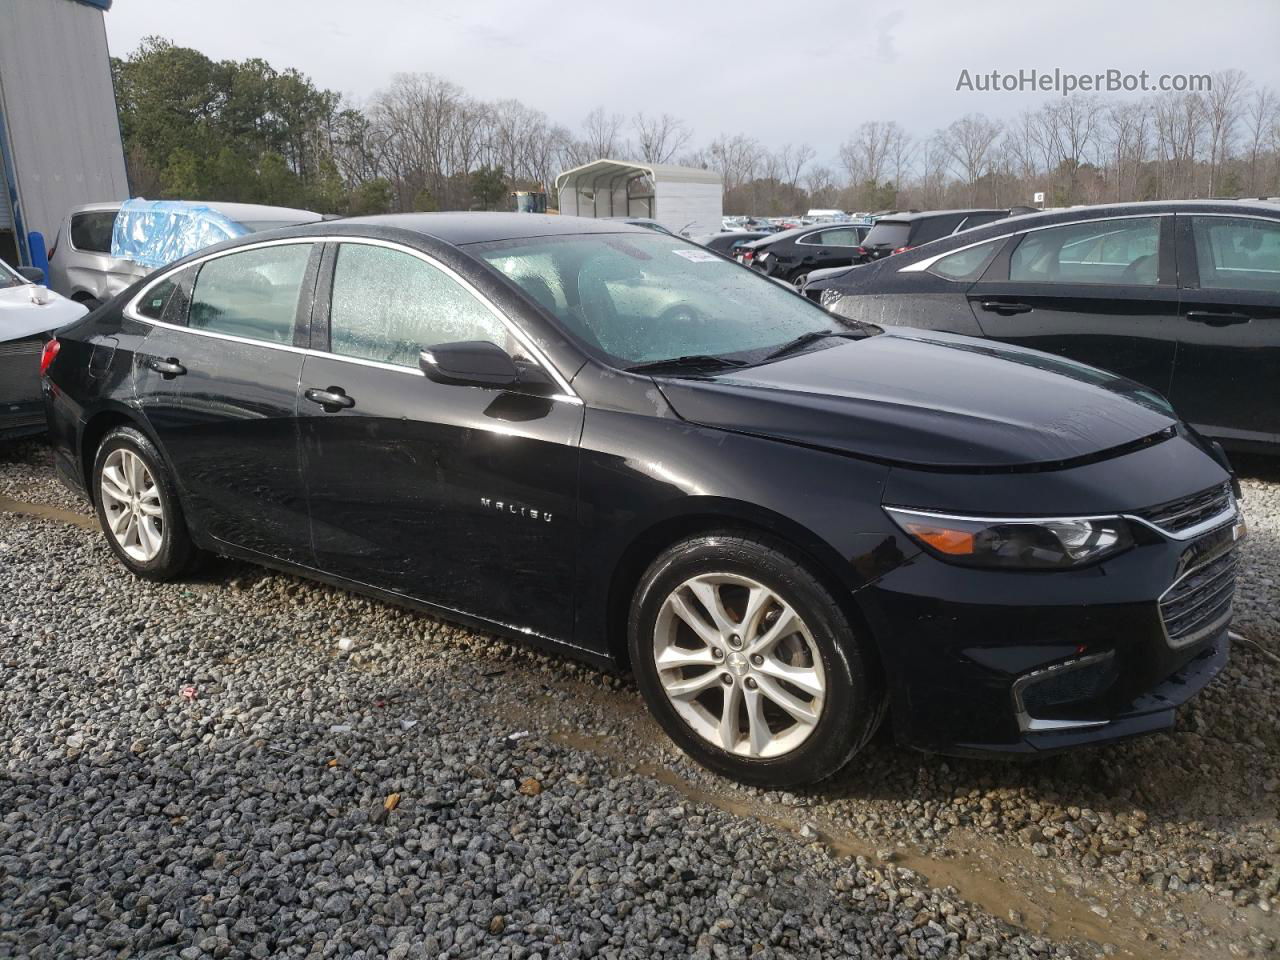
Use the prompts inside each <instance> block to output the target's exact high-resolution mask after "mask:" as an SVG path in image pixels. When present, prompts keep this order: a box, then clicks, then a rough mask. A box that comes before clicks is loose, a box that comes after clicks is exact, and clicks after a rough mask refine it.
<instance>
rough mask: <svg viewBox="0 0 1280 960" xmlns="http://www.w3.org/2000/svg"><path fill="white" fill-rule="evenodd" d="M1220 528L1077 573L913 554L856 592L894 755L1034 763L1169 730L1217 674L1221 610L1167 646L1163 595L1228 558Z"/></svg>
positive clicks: (1230, 530)
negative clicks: (910, 751) (1019, 758)
mask: <svg viewBox="0 0 1280 960" xmlns="http://www.w3.org/2000/svg"><path fill="white" fill-rule="evenodd" d="M1237 536H1238V532H1237V527H1236V525H1235V524H1234V523H1227V524H1224V525H1222V526H1220V527H1217V528H1216V529H1213V530H1211V531H1209V532H1208V533H1205V534H1204V535H1202V536H1199V537H1197V538H1196V539H1194V540H1189V541H1187V540H1183V541H1160V542H1156V541H1148V542H1146V543H1144V544H1142V545H1140V546H1138V547H1135V548H1134V549H1131V550H1129V551H1128V552H1127V553H1125V554H1122V555H1120V556H1118V557H1115V558H1113V559H1111V560H1109V561H1106V562H1105V563H1102V564H1099V565H1096V566H1094V567H1088V568H1085V569H1082V570H1076V571H1062V572H1057V571H1054V572H1038V573H1031V572H1012V571H1001V570H979V569H973V568H965V567H958V566H954V565H952V564H947V563H944V562H942V561H939V560H937V559H935V558H933V557H931V556H928V555H926V554H920V555H918V556H916V557H914V558H912V559H911V560H910V561H908V562H907V563H905V564H903V565H902V566H900V567H898V568H896V569H895V570H893V571H891V572H890V573H889V574H887V575H885V576H884V577H883V578H881V579H880V580H879V581H877V582H876V583H875V584H873V585H872V586H870V587H868V588H866V590H864V591H862V592H860V594H859V597H860V598H861V601H862V609H863V612H864V614H865V615H866V617H867V619H868V621H869V622H870V625H871V627H872V630H873V632H874V633H875V635H876V637H877V640H878V641H879V643H878V646H879V648H880V653H881V659H882V662H883V664H884V667H885V673H886V677H887V680H888V684H889V691H890V703H891V712H892V718H893V727H894V731H895V734H896V735H897V737H898V739H899V740H900V741H902V742H903V743H906V744H908V745H910V746H914V747H917V748H920V749H923V750H928V751H931V752H937V753H948V754H957V755H971V754H985V753H991V752H999V753H1009V754H1041V753H1047V752H1053V751H1057V750H1064V749H1069V748H1072V747H1077V746H1082V745H1085V744H1096V743H1106V742H1111V741H1115V740H1121V739H1125V738H1128V737H1133V736H1137V735H1140V734H1145V733H1152V732H1155V731H1159V730H1164V729H1168V728H1169V727H1171V726H1172V725H1173V722H1174V712H1175V709H1176V708H1177V707H1178V706H1180V705H1181V704H1183V703H1185V702H1186V701H1187V700H1189V699H1190V698H1191V697H1193V696H1194V695H1195V694H1196V693H1198V692H1199V691H1200V690H1201V689H1202V688H1203V687H1204V686H1205V685H1206V684H1208V683H1209V682H1210V680H1212V679H1213V677H1214V676H1216V675H1217V674H1218V672H1219V671H1220V670H1221V669H1222V667H1223V665H1224V664H1225V662H1226V659H1227V655H1228V651H1229V648H1230V641H1229V639H1228V628H1229V617H1230V607H1229V594H1228V601H1227V606H1225V607H1221V608H1217V609H1215V611H1213V614H1214V615H1213V618H1212V620H1211V621H1208V627H1209V629H1207V630H1204V631H1201V632H1200V633H1199V634H1198V635H1196V636H1194V638H1193V641H1192V642H1187V643H1184V644H1182V645H1178V644H1177V643H1175V642H1173V641H1171V640H1170V639H1169V635H1168V632H1167V630H1166V621H1165V619H1164V617H1165V616H1168V615H1170V609H1169V607H1168V605H1167V604H1166V606H1165V608H1164V614H1163V615H1162V607H1161V604H1160V598H1161V597H1162V596H1163V595H1165V594H1166V593H1167V591H1168V590H1169V588H1170V584H1172V583H1174V582H1175V581H1178V580H1179V579H1180V578H1182V577H1185V576H1187V571H1188V570H1192V571H1195V570H1199V569H1203V568H1207V567H1209V565H1211V564H1213V563H1215V562H1216V563H1219V564H1223V563H1227V562H1228V561H1230V560H1231V559H1232V557H1233V556H1234V553H1235V549H1236V539H1237Z"/></svg>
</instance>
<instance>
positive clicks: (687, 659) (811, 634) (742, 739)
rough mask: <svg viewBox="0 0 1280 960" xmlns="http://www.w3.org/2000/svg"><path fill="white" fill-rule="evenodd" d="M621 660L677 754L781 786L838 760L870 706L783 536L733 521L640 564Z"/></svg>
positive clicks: (842, 760)
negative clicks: (747, 529)
mask: <svg viewBox="0 0 1280 960" xmlns="http://www.w3.org/2000/svg"><path fill="white" fill-rule="evenodd" d="M628 643H629V647H630V654H631V663H632V667H633V669H634V671H635V676H636V682H637V685H638V686H639V688H640V692H641V694H642V695H643V696H644V698H645V701H646V702H647V703H648V705H649V709H650V711H651V712H652V713H653V716H654V718H655V719H656V720H657V721H658V723H659V724H661V726H662V728H663V729H664V730H665V731H666V732H667V734H668V735H669V736H670V737H671V739H672V740H674V741H675V742H676V744H677V745H678V746H679V747H680V748H681V749H683V750H684V751H685V752H686V753H687V754H689V756H691V757H693V759H695V760H697V761H698V762H699V763H701V764H702V765H703V766H706V767H708V768H710V769H711V770H714V771H715V772H716V773H719V774H722V775H723V776H726V777H729V778H731V779H734V780H738V781H740V782H742V783H747V784H752V785H755V786H761V787H771V788H782V787H792V786H797V785H800V784H806V783H814V782H816V781H819V780H823V779H826V778H827V777H830V776H832V775H833V774H835V773H836V772H837V771H839V770H840V768H841V767H843V766H844V765H845V764H846V763H847V762H848V761H849V760H850V759H851V758H852V757H853V755H854V754H855V753H857V752H858V751H859V750H860V749H862V747H863V746H864V745H865V744H866V743H867V741H868V740H870V739H871V737H872V735H873V734H874V733H875V732H876V729H877V728H878V727H879V725H880V721H881V719H882V718H883V714H884V709H883V707H884V702H885V700H884V693H883V690H882V685H881V683H880V681H879V679H878V677H877V676H876V674H875V670H874V667H873V662H874V661H873V659H872V657H871V656H870V655H869V653H868V652H867V650H866V649H865V648H864V647H863V641H862V640H861V639H860V638H859V637H858V636H857V634H856V632H855V631H854V629H853V628H852V626H851V624H850V623H849V620H848V618H847V617H846V616H845V614H844V612H843V611H842V610H841V609H840V607H839V605H838V604H837V603H836V602H835V600H834V598H833V597H832V596H831V594H830V593H829V592H828V591H827V589H826V588H825V587H824V586H823V585H822V583H821V582H820V581H819V580H818V579H817V577H815V576H814V575H813V574H812V573H811V572H810V571H809V570H808V569H806V567H805V566H804V564H803V563H801V562H799V561H798V560H797V559H796V558H795V557H793V556H792V555H790V554H789V553H788V552H787V549H786V547H785V546H784V545H782V544H780V543H775V542H772V541H769V540H766V539H764V538H760V539H755V538H750V537H746V536H743V535H740V534H736V533H729V532H725V533H711V534H706V535H702V536H697V537H693V538H691V539H688V540H684V541H682V542H680V543H677V544H675V545H674V546H672V547H670V548H669V549H667V550H666V551H665V552H663V554H662V555H661V556H659V557H658V558H657V559H656V560H655V561H654V562H653V564H652V565H651V566H650V567H649V569H648V570H647V571H646V572H645V574H644V576H643V577H642V578H641V581H640V584H639V586H638V588H637V590H636V593H635V597H634V599H633V601H632V606H631V616H630V619H629V622H628Z"/></svg>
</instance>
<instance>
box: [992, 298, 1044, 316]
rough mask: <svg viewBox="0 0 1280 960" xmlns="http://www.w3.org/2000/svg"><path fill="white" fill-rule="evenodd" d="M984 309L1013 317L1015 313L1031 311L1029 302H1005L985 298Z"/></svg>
mask: <svg viewBox="0 0 1280 960" xmlns="http://www.w3.org/2000/svg"><path fill="white" fill-rule="evenodd" d="M982 309H983V310H986V311H987V312H988V313H998V314H1000V316H1002V317H1011V316H1013V315H1014V314H1015V313H1030V312H1031V310H1032V307H1031V304H1029V303H1004V302H1002V301H1000V300H983V301H982Z"/></svg>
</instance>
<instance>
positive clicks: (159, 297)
mask: <svg viewBox="0 0 1280 960" xmlns="http://www.w3.org/2000/svg"><path fill="white" fill-rule="evenodd" d="M177 278H178V275H177V274H176V273H174V274H171V275H170V276H168V277H165V279H163V280H161V281H160V282H159V283H157V284H156V285H155V286H154V287H152V288H151V289H149V290H148V291H147V292H146V294H144V295H143V296H142V297H141V298H139V300H138V302H137V303H136V304H134V309H135V310H136V311H138V315H139V316H142V317H146V318H147V319H148V320H160V319H162V318H163V317H164V308H165V306H166V305H167V304H168V303H169V298H170V297H172V296H173V291H174V290H176V289H177V288H178V279H177Z"/></svg>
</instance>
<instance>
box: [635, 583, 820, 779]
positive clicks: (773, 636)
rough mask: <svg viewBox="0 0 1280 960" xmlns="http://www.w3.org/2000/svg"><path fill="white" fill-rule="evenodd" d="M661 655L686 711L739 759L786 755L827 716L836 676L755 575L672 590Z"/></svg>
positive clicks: (666, 682)
mask: <svg viewBox="0 0 1280 960" xmlns="http://www.w3.org/2000/svg"><path fill="white" fill-rule="evenodd" d="M653 656H654V663H655V665H656V666H657V669H658V679H659V682H660V683H661V685H662V689H663V691H664V692H665V693H666V695H667V699H668V700H669V701H670V703H671V706H672V707H673V708H674V709H675V711H676V713H677V714H679V716H680V717H681V719H683V720H684V722H685V723H686V724H688V726H689V727H690V729H692V730H693V731H694V732H695V733H697V734H698V735H699V736H700V737H702V738H703V739H704V740H706V741H707V742H708V743H710V744H712V745H713V746H716V747H719V748H720V749H721V750H725V751H727V752H729V753H732V754H735V755H738V756H744V757H752V758H760V759H766V758H770V757H778V756H782V755H783V754H786V753H789V752H791V751H792V750H794V749H796V748H797V747H798V746H800V744H802V743H803V742H804V741H805V740H806V739H808V737H809V735H810V734H811V733H813V731H814V729H815V728H816V727H817V725H818V721H819V719H820V718H821V716H822V707H823V703H824V701H825V698H826V689H827V683H826V675H825V673H824V671H823V667H822V658H821V657H820V656H819V654H818V647H817V644H816V643H815V642H814V639H813V636H812V634H811V633H810V632H809V628H808V627H807V626H806V625H805V622H804V620H803V619H802V618H801V617H800V615H799V614H798V613H797V612H796V610H795V609H794V608H793V607H792V606H791V605H790V604H789V603H787V601H786V600H784V599H783V598H782V597H780V596H779V595H778V594H777V593H775V592H774V591H773V590H771V589H770V588H769V587H766V586H765V585H764V584H762V583H759V582H758V581H756V580H753V579H751V578H750V577H745V576H742V575H739V574H732V573H711V574H702V575H699V576H696V577H692V578H690V579H688V580H686V581H685V582H684V583H682V584H680V585H679V586H678V587H676V588H675V589H674V590H673V591H671V593H670V594H669V595H668V596H667V598H666V600H665V601H664V602H663V604H662V608H661V610H660V611H659V613H658V617H657V621H656V623H655V625H654V643H653Z"/></svg>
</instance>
